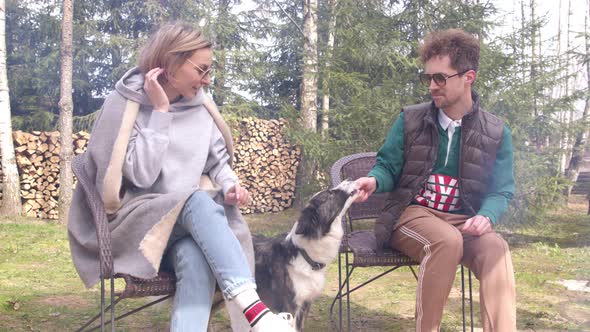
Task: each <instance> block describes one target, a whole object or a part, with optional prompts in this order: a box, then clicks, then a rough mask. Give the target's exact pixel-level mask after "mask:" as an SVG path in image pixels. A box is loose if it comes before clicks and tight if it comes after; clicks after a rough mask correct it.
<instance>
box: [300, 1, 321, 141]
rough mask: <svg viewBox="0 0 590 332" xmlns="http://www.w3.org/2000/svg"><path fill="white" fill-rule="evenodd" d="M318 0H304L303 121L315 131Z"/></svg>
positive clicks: (308, 127) (305, 125) (303, 123)
mask: <svg viewBox="0 0 590 332" xmlns="http://www.w3.org/2000/svg"><path fill="white" fill-rule="evenodd" d="M317 12H318V2H317V0H303V15H304V16H303V33H304V42H303V80H302V83H301V123H302V125H303V127H304V128H305V129H309V130H311V131H313V132H315V131H316V127H317V117H318V115H317V113H318V108H317V95H318V29H317Z"/></svg>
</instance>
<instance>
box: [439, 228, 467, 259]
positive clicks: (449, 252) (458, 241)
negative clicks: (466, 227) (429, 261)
mask: <svg viewBox="0 0 590 332" xmlns="http://www.w3.org/2000/svg"><path fill="white" fill-rule="evenodd" d="M434 245H435V246H436V250H437V251H438V254H439V256H442V257H446V258H447V259H449V260H451V261H452V262H456V264H458V263H459V262H460V261H461V257H463V236H462V235H461V232H459V231H458V230H456V229H453V230H451V231H448V232H444V233H441V234H440V236H439V237H438V238H437V240H436V241H435V243H434Z"/></svg>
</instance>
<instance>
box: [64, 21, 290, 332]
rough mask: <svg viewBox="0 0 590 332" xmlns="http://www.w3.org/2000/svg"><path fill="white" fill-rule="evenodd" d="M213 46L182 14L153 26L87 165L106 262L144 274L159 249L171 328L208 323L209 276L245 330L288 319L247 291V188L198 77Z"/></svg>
mask: <svg viewBox="0 0 590 332" xmlns="http://www.w3.org/2000/svg"><path fill="white" fill-rule="evenodd" d="M211 46H212V45H211V43H210V42H208V41H207V40H206V39H205V38H204V36H203V35H202V34H201V32H200V31H197V30H195V29H193V28H192V27H190V26H189V25H186V24H169V25H165V26H163V27H162V28H160V29H159V30H158V31H157V32H156V33H155V34H154V35H153V36H152V37H151V38H150V39H149V41H148V42H147V43H146V45H145V46H144V48H143V50H142V51H141V54H140V57H139V61H138V67H137V68H134V69H131V70H130V71H128V72H127V73H126V74H125V75H124V76H123V78H121V80H120V81H119V82H118V83H117V84H116V88H115V91H114V92H113V93H111V94H110V95H109V96H108V97H107V98H106V100H105V103H104V105H103V108H102V111H101V114H100V116H99V118H98V119H97V121H96V124H95V126H94V128H93V131H92V138H91V141H90V143H89V146H88V152H87V153H86V156H87V160H86V163H85V167H86V171H87V172H88V173H89V175H90V176H91V178H92V179H96V187H97V189H98V191H99V193H100V194H101V197H102V199H103V201H104V204H105V208H106V210H107V214H108V217H109V226H110V228H111V235H112V246H113V257H114V268H115V273H127V274H131V275H134V276H137V277H141V278H151V277H154V276H155V275H156V274H157V271H158V270H159V268H160V262H161V261H162V263H163V266H164V267H165V268H170V269H173V270H174V271H175V273H176V276H177V279H178V281H177V288H176V295H175V299H174V304H173V308H172V322H171V330H172V331H205V330H206V329H207V324H208V320H209V315H210V310H211V305H212V298H213V293H214V290H215V284H216V283H218V284H219V287H220V289H221V291H222V292H223V295H224V297H225V298H226V300H227V301H226V302H228V307H232V306H233V307H237V308H239V309H240V311H242V312H243V314H244V317H245V318H246V319H247V320H248V322H249V324H250V326H251V328H252V331H293V328H292V327H291V326H290V324H289V323H288V322H287V321H286V320H284V319H283V318H281V316H280V315H275V314H273V313H271V312H270V311H269V310H268V309H267V308H266V307H265V306H264V304H263V303H262V302H260V299H259V297H258V294H257V293H256V291H255V288H256V284H255V282H254V279H253V273H252V271H253V249H252V242H251V237H250V233H249V230H248V228H247V226H246V224H245V222H244V221H243V219H242V218H241V215H240V213H239V210H238V209H237V206H238V205H242V204H245V203H247V202H248V201H249V197H250V195H249V193H248V192H247V191H246V190H245V189H244V188H242V187H240V185H239V183H238V178H237V176H236V174H235V173H234V172H233V171H232V169H231V167H230V166H231V159H232V155H233V153H232V151H231V149H232V146H231V144H232V143H231V135H230V134H229V130H228V129H227V126H226V125H225V123H224V122H223V120H222V119H221V117H220V116H219V113H218V112H217V111H216V108H215V105H214V104H213V103H212V102H211V101H210V100H209V99H208V97H207V96H206V95H205V94H204V92H203V89H202V88H203V87H204V86H207V85H209V83H210V74H211V64H212V49H211ZM228 150H229V151H228ZM202 175H207V176H208V177H202ZM81 196H82V195H81V193H79V192H78V191H76V193H75V195H74V199H73V203H72V208H71V211H70V224H69V225H68V228H69V235H70V247H71V251H72V257H73V260H74V264H75V265H76V269H77V270H78V273H79V274H80V276H81V278H82V280H83V281H84V282H85V284H86V285H87V286H88V287H89V286H91V285H92V284H94V283H96V281H98V279H99V277H98V276H99V274H98V266H99V264H98V262H97V256H98V255H97V253H96V247H97V246H96V235H95V233H94V232H95V230H94V227H93V226H92V221H91V219H90V216H89V214H88V209H87V206H86V205H85V203H84V200H83V197H81ZM164 253H165V254H164ZM162 257H164V258H163V260H162ZM233 318H234V317H232V325H234V320H235V319H233ZM234 326H235V325H234Z"/></svg>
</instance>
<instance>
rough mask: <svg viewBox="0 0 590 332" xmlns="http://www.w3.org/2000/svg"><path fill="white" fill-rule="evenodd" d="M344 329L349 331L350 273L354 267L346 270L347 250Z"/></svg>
mask: <svg viewBox="0 0 590 332" xmlns="http://www.w3.org/2000/svg"><path fill="white" fill-rule="evenodd" d="M345 257H346V330H347V331H348V332H350V331H351V330H350V275H351V274H352V271H354V267H353V268H352V270H351V271H350V272H349V270H348V267H349V265H348V250H347V251H346V256H345Z"/></svg>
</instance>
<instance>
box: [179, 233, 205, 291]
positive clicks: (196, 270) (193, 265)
mask: <svg viewBox="0 0 590 332" xmlns="http://www.w3.org/2000/svg"><path fill="white" fill-rule="evenodd" d="M171 250H172V252H171V253H170V254H171V255H172V264H173V267H174V272H175V273H176V276H177V278H178V280H179V281H188V282H198V283H203V282H207V283H209V284H212V285H213V286H214V285H215V277H214V275H213V272H212V271H211V268H210V267H209V264H208V263H207V260H206V259H205V256H204V255H203V252H202V251H201V248H199V246H198V245H197V243H196V242H195V241H194V240H193V239H192V238H191V237H190V236H188V237H185V238H183V239H180V240H178V241H177V242H176V243H175V244H174V245H173V247H172V248H171Z"/></svg>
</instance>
